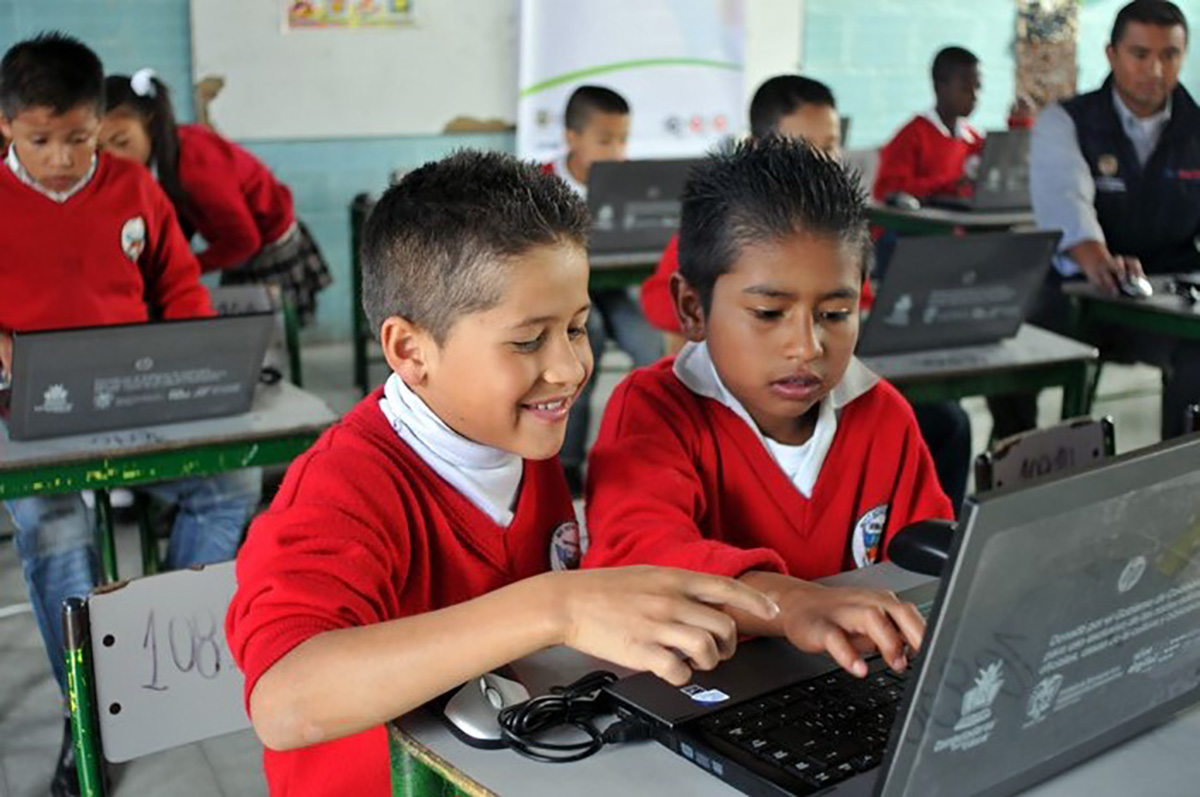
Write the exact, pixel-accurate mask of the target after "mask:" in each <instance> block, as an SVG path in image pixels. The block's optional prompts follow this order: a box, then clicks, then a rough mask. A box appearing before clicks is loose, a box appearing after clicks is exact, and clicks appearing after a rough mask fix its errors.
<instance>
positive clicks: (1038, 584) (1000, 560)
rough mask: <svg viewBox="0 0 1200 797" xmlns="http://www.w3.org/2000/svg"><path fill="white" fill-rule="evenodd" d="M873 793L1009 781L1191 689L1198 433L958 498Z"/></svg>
mask: <svg viewBox="0 0 1200 797" xmlns="http://www.w3.org/2000/svg"><path fill="white" fill-rule="evenodd" d="M955 549H956V550H954V551H952V552H951V561H952V563H953V565H952V569H951V571H950V575H949V577H948V578H947V579H946V580H945V583H944V584H943V586H942V591H941V594H940V595H939V599H938V603H937V604H936V605H935V608H934V612H933V615H932V617H933V621H932V623H931V626H930V629H929V632H928V634H927V636H926V640H927V641H926V644H925V651H924V652H923V656H924V658H925V661H924V662H923V666H922V667H921V668H920V670H919V672H918V673H917V676H916V679H915V681H914V682H913V683H910V684H909V687H910V689H909V695H908V701H907V704H906V705H905V706H904V707H903V709H902V711H901V714H900V716H901V721H900V722H899V723H898V724H897V727H896V729H895V730H894V731H893V737H894V738H893V744H892V752H891V754H890V755H889V756H888V757H887V759H886V760H885V761H884V763H883V767H882V771H881V781H880V786H879V788H878V790H877V793H878V794H879V795H881V797H912V796H913V795H938V794H950V793H954V794H981V795H999V794H1013V793H1015V792H1017V791H1019V790H1021V789H1024V788H1027V787H1028V786H1030V785H1032V784H1034V783H1036V782H1038V781H1041V780H1044V779H1046V778H1048V777H1050V776H1052V775H1054V774H1056V773H1058V772H1061V771H1063V770H1065V769H1067V768H1069V767H1071V766H1073V765H1075V764H1077V763H1079V762H1081V761H1084V760H1086V759H1087V758H1090V757H1092V756H1094V755H1096V754H1097V753H1099V752H1101V751H1103V750H1104V749H1106V748H1108V747H1111V746H1112V745H1114V744H1116V743H1118V742H1120V741H1123V740H1124V739H1127V738H1129V737H1131V736H1133V735H1135V734H1137V733H1140V732H1141V731H1143V730H1146V729H1147V728H1149V727H1151V726H1153V725H1154V724H1157V723H1159V722H1161V721H1163V720H1164V719H1166V718H1168V717H1170V716H1171V715H1172V714H1174V713H1175V712H1177V711H1178V710H1180V709H1182V708H1184V707H1187V706H1188V705H1192V704H1195V703H1197V702H1200V436H1196V435H1193V436H1192V437H1190V438H1187V439H1182V440H1176V441H1172V442H1170V443H1164V444H1161V445H1159V446H1156V447H1153V448H1151V449H1144V450H1142V451H1138V452H1134V453H1132V454H1129V455H1125V456H1123V457H1120V458H1118V459H1116V460H1113V461H1112V462H1111V464H1106V465H1102V466H1099V467H1096V468H1093V469H1091V470H1086V471H1082V472H1077V473H1072V474H1070V475H1066V476H1062V477H1059V478H1052V479H1048V480H1046V481H1044V482H1041V483H1038V484H1035V485H1033V486H1029V487H1024V488H1020V489H1012V490H1001V491H997V492H994V493H989V494H987V495H985V496H982V497H980V498H978V499H971V501H970V502H969V506H968V510H967V517H966V520H965V522H964V523H963V525H962V527H961V529H960V533H959V535H958V539H957V540H956V544H955Z"/></svg>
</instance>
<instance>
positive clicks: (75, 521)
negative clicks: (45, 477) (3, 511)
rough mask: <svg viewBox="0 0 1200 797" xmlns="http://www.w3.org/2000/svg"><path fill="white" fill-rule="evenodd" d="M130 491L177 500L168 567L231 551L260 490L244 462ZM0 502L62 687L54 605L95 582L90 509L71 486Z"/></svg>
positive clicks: (258, 478) (256, 474) (228, 555)
mask: <svg viewBox="0 0 1200 797" xmlns="http://www.w3.org/2000/svg"><path fill="white" fill-rule="evenodd" d="M138 490H139V491H141V492H145V493H148V494H149V495H151V496H153V497H154V498H155V499H157V500H159V501H162V502H164V503H171V504H176V505H178V507H179V513H178V514H177V515H176V517H175V525H174V527H173V528H172V530H171V541H170V544H169V545H168V548H167V559H166V563H165V564H166V567H167V568H168V569H171V570H174V569H178V568H181V567H189V566H191V565H202V564H209V563H212V562H222V561H225V560H227V559H232V558H233V557H234V554H236V553H237V548H238V544H239V543H240V542H241V539H242V532H243V530H244V529H245V527H246V523H247V522H248V521H249V520H250V517H251V516H252V515H253V514H254V510H255V509H256V508H257V506H258V501H259V498H260V497H261V495H262V471H261V470H260V469H259V468H247V469H245V470H239V471H231V472H229V473H222V474H220V475H217V476H210V477H207V478H199V479H181V480H180V481H173V482H163V483H161V484H150V485H146V486H144V487H139V488H138ZM4 505H5V507H6V508H7V509H8V513H9V514H10V515H11V516H12V519H13V525H14V526H16V529H17V534H16V545H17V553H18V555H19V556H20V557H21V566H22V568H23V570H24V572H25V583H26V584H27V585H28V588H29V598H30V602H31V603H32V604H33V613H34V616H35V617H36V619H37V624H38V629H39V630H40V631H41V632H42V640H43V641H44V642H45V644H46V653H47V655H48V656H49V657H50V666H51V667H52V668H53V669H54V677H55V679H56V680H57V681H58V685H59V688H61V689H63V690H65V689H66V678H65V673H64V664H63V633H62V605H63V601H65V600H66V599H67V598H72V597H80V598H83V597H87V596H88V595H89V594H91V592H92V589H93V588H94V587H95V586H96V582H97V575H98V573H99V570H100V568H99V554H98V552H97V551H96V538H95V533H94V528H95V526H94V521H93V514H92V512H91V511H89V510H88V508H87V507H86V506H85V505H84V503H83V498H82V497H81V496H80V494H79V493H69V494H64V495H45V496H33V497H31V498H17V499H15V500H12V501H5V502H4Z"/></svg>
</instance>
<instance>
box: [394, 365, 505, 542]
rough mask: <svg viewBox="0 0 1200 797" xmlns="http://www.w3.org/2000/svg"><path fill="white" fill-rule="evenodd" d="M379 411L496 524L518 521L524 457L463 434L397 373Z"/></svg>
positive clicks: (424, 458)
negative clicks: (517, 508) (451, 425)
mask: <svg viewBox="0 0 1200 797" xmlns="http://www.w3.org/2000/svg"><path fill="white" fill-rule="evenodd" d="M379 409H380V410H382V411H383V415H384V417H386V418H387V420H388V423H390V424H391V425H392V429H394V430H395V432H396V434H398V435H399V436H400V439H401V440H403V441H404V442H405V443H407V444H408V445H409V447H410V448H412V450H413V451H415V452H416V453H417V456H419V457H420V458H421V459H422V460H423V461H424V462H425V464H426V465H428V466H429V467H430V468H432V469H433V471H434V472H435V473H437V475H439V476H441V477H442V478H443V479H445V480H446V481H447V482H449V483H450V485H451V486H453V487H454V488H455V489H457V490H458V491H459V492H460V493H462V494H463V495H464V496H466V498H467V500H469V501H470V502H471V503H472V504H474V505H475V506H476V507H478V508H479V509H480V510H482V511H483V512H484V513H485V514H487V516H488V517H490V518H491V519H492V521H493V522H495V523H496V525H498V526H503V527H507V526H508V525H509V524H510V523H512V520H513V509H514V508H515V506H516V501H517V493H518V492H519V490H520V488H521V476H522V474H523V473H524V469H525V463H524V460H522V459H521V457H520V456H518V455H517V454H513V453H511V452H509V451H503V450H501V449H499V448H493V447H492V446H485V445H483V444H482V443H476V442H475V441H474V440H468V439H467V438H465V437H463V436H462V435H460V434H459V433H458V432H456V431H454V430H453V429H451V428H450V427H449V426H447V425H446V423H445V421H443V420H442V419H441V418H439V417H438V416H437V415H436V414H435V413H434V411H433V410H431V409H430V408H429V405H427V404H426V403H425V402H424V401H422V400H421V397H420V396H418V395H417V394H416V393H415V392H413V390H412V389H411V388H410V387H409V386H408V385H406V384H405V383H404V380H402V379H401V378H400V377H399V376H397V375H396V374H392V375H391V376H389V377H388V380H387V382H386V383H385V384H384V387H383V398H381V399H379Z"/></svg>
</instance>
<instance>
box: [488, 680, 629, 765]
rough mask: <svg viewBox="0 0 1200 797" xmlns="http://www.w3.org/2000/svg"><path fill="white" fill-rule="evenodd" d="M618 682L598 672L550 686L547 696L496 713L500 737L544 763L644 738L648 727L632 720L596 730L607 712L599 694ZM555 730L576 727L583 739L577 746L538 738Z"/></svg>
mask: <svg viewBox="0 0 1200 797" xmlns="http://www.w3.org/2000/svg"><path fill="white" fill-rule="evenodd" d="M616 680H617V676H615V675H613V674H612V673H611V672H607V671H605V670H597V671H595V672H591V673H588V674H587V675H585V676H583V677H582V678H580V679H579V680H577V681H575V682H574V683H572V684H569V685H567V686H556V687H553V688H552V689H551V690H550V694H548V695H541V696H539V697H535V698H533V699H531V700H527V701H525V702H524V703H518V704H517V705H515V706H509V707H508V708H506V709H504V710H503V711H501V712H500V716H499V722H500V733H501V738H502V739H503V740H504V743H505V744H506V745H508V747H509V748H510V749H512V750H514V751H516V752H517V753H519V754H521V755H523V756H525V757H526V758H529V759H532V760H534V761H540V762H542V763H545V764H566V763H569V762H571V761H580V760H582V759H584V758H587V757H588V756H591V755H595V754H596V753H597V752H599V751H600V748H602V747H604V745H605V744H608V743H616V742H623V741H634V740H635V739H638V738H640V739H644V738H646V737H647V736H648V735H649V734H648V729H646V728H645V726H644V724H642V723H641V722H639V721H637V720H633V719H632V718H627V719H623V720H619V721H617V722H615V723H613V724H612V725H610V726H609V727H608V729H606V730H605V731H603V732H601V731H600V730H599V729H598V728H597V727H596V724H595V720H596V718H597V717H599V716H600V715H602V714H605V713H607V707H606V705H605V702H604V699H603V697H602V691H601V690H603V688H604V687H605V686H608V685H609V684H611V683H613V682H615V681H616ZM638 726H640V735H639V728H638ZM558 728H574V729H576V730H578V731H580V732H581V733H583V734H584V735H585V736H586V737H587V738H586V739H583V740H580V741H578V742H547V741H542V740H541V739H540V737H541V736H542V735H543V734H545V733H547V732H549V731H551V730H555V729H558Z"/></svg>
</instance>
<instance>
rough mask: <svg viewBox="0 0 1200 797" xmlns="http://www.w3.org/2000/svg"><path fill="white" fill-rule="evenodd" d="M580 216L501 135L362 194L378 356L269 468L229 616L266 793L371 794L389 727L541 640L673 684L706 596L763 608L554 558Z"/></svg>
mask: <svg viewBox="0 0 1200 797" xmlns="http://www.w3.org/2000/svg"><path fill="white" fill-rule="evenodd" d="M587 227H588V218H587V208H586V207H585V206H584V204H583V203H582V202H581V201H580V200H579V198H578V197H576V196H575V195H574V194H573V193H572V192H571V191H570V190H569V189H568V188H567V186H566V184H565V183H564V182H563V181H561V180H559V179H557V178H555V177H552V176H550V175H547V174H544V173H542V172H541V171H540V170H539V169H538V168H537V167H534V166H530V165H527V164H523V163H521V162H519V161H517V160H516V159H515V158H512V157H510V156H507V155H501V154H498V153H488V154H483V153H478V152H469V151H468V152H461V153H458V154H456V155H452V156H450V157H449V158H447V159H445V160H442V161H440V162H436V163H430V164H426V165H425V166H422V167H421V168H419V169H416V170H415V171H412V172H410V173H409V174H408V175H406V176H405V177H404V179H403V180H401V181H400V182H399V183H398V184H397V185H395V186H393V187H392V188H390V189H388V191H387V192H386V193H385V194H384V195H383V196H382V197H381V198H380V200H379V202H378V204H377V205H376V206H375V209H374V210H373V211H372V213H371V216H370V218H369V219H368V220H367V223H366V226H365V229H364V233H363V234H364V242H363V280H364V285H363V301H364V305H365V307H366V311H367V316H368V317H369V318H370V320H371V325H372V327H373V328H374V329H375V330H376V331H377V332H378V333H379V339H380V341H381V343H382V347H383V353H384V356H385V357H386V358H387V361H388V365H389V366H391V369H392V372H393V373H392V375H391V376H389V377H388V380H387V382H386V384H385V385H384V387H382V388H380V389H378V390H376V391H375V392H374V393H372V394H371V395H370V396H368V397H367V398H366V399H364V400H363V401H362V403H360V404H359V405H358V406H357V407H356V408H355V409H353V410H351V411H350V413H349V414H348V415H347V416H346V417H345V418H344V419H343V420H342V421H341V422H340V423H338V424H336V425H334V426H333V427H332V428H331V429H330V430H328V431H327V432H325V434H324V435H322V436H321V439H320V440H318V441H317V443H316V444H315V445H314V446H313V447H312V448H311V449H310V450H309V451H308V453H306V454H304V455H303V456H301V457H300V458H299V459H298V460H296V462H295V464H293V465H292V467H291V468H290V469H289V470H288V474H287V477H286V479H285V480H284V483H283V487H282V488H281V489H280V491H279V494H278V495H277V496H276V498H275V500H274V502H273V503H272V505H271V509H270V511H269V512H267V513H266V514H264V515H262V516H260V517H259V519H258V520H257V521H255V524H254V526H253V527H252V528H251V529H250V534H249V536H248V539H247V541H246V545H245V547H244V548H243V549H242V552H241V554H240V555H239V557H238V571H237V580H238V591H237V594H236V595H235V597H234V599H233V603H232V605H231V606H230V609H229V615H228V619H227V623H226V629H227V637H228V639H229V646H230V649H231V650H232V651H233V655H234V657H235V658H236V660H237V662H238V664H239V666H240V667H241V668H242V670H243V672H245V675H246V698H247V705H248V707H249V711H250V716H251V719H252V720H253V722H254V727H255V730H256V731H257V732H258V734H259V736H260V737H261V738H262V740H263V742H264V744H265V745H266V746H267V751H266V756H265V769H266V776H267V781H268V784H269V786H270V790H271V793H272V794H280V795H282V794H287V795H290V796H291V797H296V796H297V795H308V794H311V795H327V794H352V795H364V796H365V797H372V795H374V796H382V795H386V794H391V782H390V779H389V771H390V770H389V766H388V743H387V734H386V731H385V729H384V724H385V723H386V722H388V721H389V720H392V719H394V718H395V717H398V716H400V715H402V714H404V713H405V712H407V711H409V710H411V709H413V708H416V707H417V706H419V705H421V704H422V703H424V702H426V701H428V700H430V699H432V698H434V697H436V696H437V695H440V694H442V693H444V692H446V691H448V690H450V689H453V688H455V687H457V686H458V685H460V684H462V683H464V682H466V681H468V680H471V679H474V678H476V677H478V676H479V675H481V674H482V673H485V672H488V671H489V670H492V669H495V668H497V667H499V666H501V665H503V664H505V663H507V662H510V661H512V660H514V659H516V658H519V657H521V656H524V655H527V654H529V653H533V652H534V651H537V650H541V649H542V648H545V647H549V646H551V645H556V644H566V645H569V646H571V647H574V648H576V649H578V650H582V651H584V652H586V653H591V654H594V655H597V656H599V657H601V658H604V659H608V660H610V661H613V662H616V663H618V664H622V665H625V666H628V667H632V668H635V669H644V670H653V671H654V672H656V673H658V674H659V675H660V676H662V677H664V678H666V679H667V680H669V681H671V682H672V683H676V684H679V685H682V684H684V683H686V682H687V681H688V680H689V678H690V676H691V670H692V669H693V668H699V669H709V668H711V667H713V666H715V665H716V663H717V661H718V659H720V658H725V657H727V656H728V655H730V654H731V653H732V651H733V647H734V644H735V642H736V637H735V635H734V627H733V622H732V621H731V620H730V618H729V617H728V616H727V615H726V614H725V612H724V610H723V608H722V607H726V608H728V609H729V610H735V609H736V610H739V611H743V612H748V613H749V614H750V615H752V616H758V617H762V618H769V617H771V616H773V614H774V611H775V608H774V607H773V606H772V605H771V604H770V603H769V602H768V601H767V600H766V599H765V598H764V597H763V596H762V595H761V594H760V593H758V592H757V591H755V590H753V589H751V588H749V587H746V586H745V585H742V584H738V583H737V582H735V581H733V580H731V579H723V578H718V577H714V576H702V575H701V574H696V573H686V572H683V571H672V570H665V569H659V568H645V569H642V568H639V569H621V570H608V571H603V572H586V573H584V572H578V571H575V572H564V571H566V570H568V569H570V568H573V567H574V566H575V565H576V563H577V560H578V557H579V546H580V538H579V526H578V524H577V523H576V521H575V513H574V509H573V507H572V504H571V497H570V495H569V493H568V491H567V484H566V482H565V480H564V479H563V474H562V469H561V468H560V467H559V463H558V460H557V458H556V456H555V455H556V454H557V452H558V450H559V447H560V446H561V445H562V441H563V438H564V436H565V433H566V424H567V414H568V411H569V410H570V407H571V404H572V402H574V401H576V400H577V399H578V397H579V395H580V393H581V391H582V389H583V384H584V382H586V381H587V379H588V376H589V375H590V373H591V368H592V356H591V351H590V349H589V348H588V341H587V334H586V331H585V329H586V323H587V316H588V313H589V312H590V304H591V302H590V300H589V299H588V291H587V285H588V265H587V252H586V250H585V249H584V239H585V235H586V231H587ZM765 621H766V620H765V619H764V622H765ZM680 654H682V655H680Z"/></svg>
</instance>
